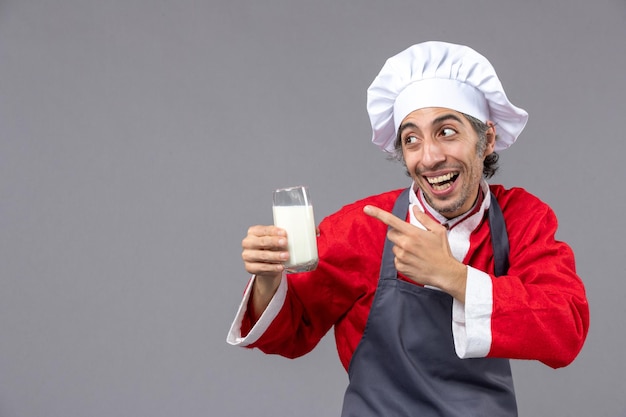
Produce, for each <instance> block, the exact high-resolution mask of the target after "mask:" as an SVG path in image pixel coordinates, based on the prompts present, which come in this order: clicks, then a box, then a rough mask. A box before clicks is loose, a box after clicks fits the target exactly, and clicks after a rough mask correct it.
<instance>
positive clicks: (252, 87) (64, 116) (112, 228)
mask: <svg viewBox="0 0 626 417" xmlns="http://www.w3.org/2000/svg"><path fill="white" fill-rule="evenodd" d="M625 23H626V3H625V2H624V0H598V1H593V2H590V1H586V0H585V1H583V0H549V1H538V0H530V1H523V2H522V1H501V0H481V1H473V2H469V1H452V0H439V1H432V0H429V1H407V0H404V1H402V0H388V1H384V2H383V1H372V0H368V1H365V0H364V1H351V0H346V1H336V0H332V1H331V0H317V1H315V2H312V1H311V2H305V1H292V0H271V1H264V2H262V1H256V0H228V1H226V0H224V1H219V2H218V1H215V0H213V1H200V0H178V1H163V0H160V1H158V0H157V1H148V0H112V1H96V0H57V1H38V0H21V1H18V0H1V1H0V416H2V417H57V416H58V417H67V416H93V417H100V416H118V417H122V416H153V417H156V416H244V415H255V416H321V415H324V416H333V415H338V414H339V410H340V406H341V399H342V394H343V390H344V388H345V385H346V381H347V378H346V375H345V372H344V371H343V369H342V368H341V366H340V364H339V361H338V359H337V357H336V354H335V350H334V346H333V339H332V335H329V336H328V337H326V338H325V339H324V340H323V341H322V343H321V344H320V345H319V346H318V348H317V349H316V350H315V351H314V352H312V353H311V354H310V355H308V356H306V357H304V358H301V359H299V360H295V361H291V360H287V359H283V358H279V357H274V356H266V355H263V354H261V353H259V352H257V351H247V350H244V349H237V348H232V347H229V346H227V345H226V343H225V336H226V331H227V329H228V327H229V324H230V322H231V320H232V318H233V316H234V314H235V310H236V305H237V303H238V300H239V297H240V295H241V293H242V291H243V288H244V286H245V283H246V281H247V279H248V277H247V274H246V273H245V271H244V270H243V266H242V264H241V262H240V252H241V247H240V242H241V239H242V238H243V236H244V235H245V232H246V230H247V227H248V226H249V225H251V224H255V223H270V222H271V208H270V205H271V191H272V189H273V188H275V187H277V186H286V185H293V184H298V183H304V184H308V185H309V186H310V187H311V190H312V193H313V198H314V201H315V209H316V215H317V217H318V220H319V219H321V218H322V217H323V216H325V215H327V214H329V213H331V212H333V211H335V210H336V209H338V208H339V207H341V206H342V205H344V204H346V203H349V202H351V201H353V200H355V199H357V198H360V197H364V196H366V195H369V194H372V193H377V192H381V191H384V190H387V189H391V188H398V187H403V186H406V185H407V179H406V177H405V176H404V173H403V169H402V168H401V166H400V165H398V164H394V163H391V162H388V161H386V160H385V157H384V155H383V154H382V153H380V152H379V151H378V150H377V149H376V148H375V147H374V146H373V145H371V143H370V142H369V140H370V130H369V125H368V120H367V116H366V112H365V90H366V88H367V86H368V85H369V83H370V82H371V80H372V79H373V77H374V76H375V75H376V73H377V72H378V70H379V69H380V67H381V66H382V64H383V62H384V60H385V59H386V58H387V57H389V56H391V55H393V54H395V53H396V52H399V51H400V50H402V49H404V48H406V47H408V46H409V45H411V44H413V43H416V42H420V41H424V40H429V39H438V40H446V41H452V42H460V43H467V44H469V45H471V46H473V47H474V48H476V49H477V50H479V51H480V52H482V53H483V54H485V55H486V56H488V57H489V58H490V59H491V61H492V62H493V64H494V65H495V67H496V68H497V69H498V72H499V75H500V77H501V79H502V81H503V83H504V85H505V87H506V89H507V92H508V95H509V97H510V98H511V99H512V100H513V102H514V103H516V104H517V105H519V106H521V107H523V108H525V109H526V110H528V111H529V113H530V122H529V125H528V127H527V129H526V130H525V132H524V133H523V134H522V136H521V138H520V139H519V141H518V143H516V144H515V145H514V146H513V147H512V148H511V149H509V150H507V151H505V152H503V153H502V170H501V173H499V174H498V176H497V177H496V178H495V180H494V181H495V182H500V183H504V184H505V185H507V186H514V185H516V186H522V187H525V188H527V189H529V190H530V191H532V192H534V193H535V194H536V195H538V196H539V197H540V198H542V199H544V200H545V201H547V202H548V203H550V204H551V205H552V206H553V208H554V210H555V211H556V213H557V215H558V216H559V218H560V225H561V228H560V233H559V237H560V238H561V239H563V240H566V241H568V242H569V243H570V244H571V245H572V246H573V248H574V249H575V252H576V254H577V261H578V268H579V272H580V274H581V276H582V277H583V278H584V281H585V282H586V285H587V289H588V296H589V300H590V304H591V313H592V316H591V317H592V325H591V331H590V333H589V338H588V340H587V344H586V346H585V348H584V350H583V351H582V353H581V354H580V356H579V357H578V359H577V360H576V361H575V362H574V363H573V364H572V365H571V366H570V367H568V368H565V369H561V370H557V371H555V370H551V369H549V368H547V367H545V366H543V365H540V364H538V363H533V362H514V363H513V369H514V375H515V383H516V387H517V391H518V398H519V408H520V413H521V415H522V416H556V417H558V416H626V396H625V395H624V382H623V380H624V377H625V376H626V359H624V351H625V350H626V332H625V328H626V326H625V325H624V317H625V316H626V307H625V306H626V304H625V303H624V300H625V294H626V277H625V274H624V272H625V267H624V250H625V249H626V248H625V245H624V239H623V238H624V234H625V233H626V227H625V220H624V214H623V213H624V210H625V208H626V207H625V205H626V196H625V194H624V178H625V174H626V168H625V166H624V163H623V161H624V157H625V156H624V151H625V150H626V146H625V145H624V140H625V139H624V137H625V135H624V131H625V127H624V120H625V119H624V115H625V113H626V106H625V104H624V96H625V94H626V77H625V75H624V71H625V70H624V68H625V67H626V42H625V40H626V36H625V35H626V24H625Z"/></svg>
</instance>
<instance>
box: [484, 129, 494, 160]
mask: <svg viewBox="0 0 626 417" xmlns="http://www.w3.org/2000/svg"><path fill="white" fill-rule="evenodd" d="M487 126H489V129H487V132H485V136H486V138H487V143H486V145H485V154H484V155H483V157H486V156H487V155H491V154H492V153H493V152H494V150H495V148H496V125H495V123H493V122H492V121H491V120H487Z"/></svg>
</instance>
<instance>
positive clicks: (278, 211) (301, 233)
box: [273, 206, 317, 271]
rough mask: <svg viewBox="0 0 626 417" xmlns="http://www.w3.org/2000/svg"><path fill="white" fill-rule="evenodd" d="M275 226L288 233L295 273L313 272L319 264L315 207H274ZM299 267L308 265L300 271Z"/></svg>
mask: <svg viewBox="0 0 626 417" xmlns="http://www.w3.org/2000/svg"><path fill="white" fill-rule="evenodd" d="M273 211H274V225H275V226H278V227H280V228H282V229H285V230H286V231H287V242H288V247H289V262H288V263H286V264H285V267H287V268H290V267H292V266H294V265H295V267H294V268H293V271H299V270H311V269H313V268H314V267H315V265H316V264H317V238H316V235H315V220H314V217H313V206H274V207H273ZM299 265H307V266H308V267H304V268H303V269H299V268H298V266H299Z"/></svg>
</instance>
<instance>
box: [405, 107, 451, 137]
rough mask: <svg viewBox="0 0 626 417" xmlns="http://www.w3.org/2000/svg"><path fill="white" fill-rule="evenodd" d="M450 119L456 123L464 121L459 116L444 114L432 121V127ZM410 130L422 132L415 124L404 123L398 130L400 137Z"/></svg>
mask: <svg viewBox="0 0 626 417" xmlns="http://www.w3.org/2000/svg"><path fill="white" fill-rule="evenodd" d="M450 119H452V120H455V121H457V122H459V123H461V124H463V121H462V120H461V118H460V117H459V116H457V115H456V114H452V113H448V114H444V115H442V116H439V117H437V118H436V119H435V120H433V121H432V123H431V124H430V125H431V126H436V125H438V124H442V123H443V122H445V121H446V120H450ZM408 128H413V129H417V130H420V128H419V126H417V125H416V124H415V123H411V122H408V123H404V124H402V125H400V129H398V137H400V136H402V132H404V131H405V130H406V129H408Z"/></svg>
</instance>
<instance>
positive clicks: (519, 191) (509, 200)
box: [489, 185, 557, 226]
mask: <svg viewBox="0 0 626 417" xmlns="http://www.w3.org/2000/svg"><path fill="white" fill-rule="evenodd" d="M489 188H490V189H491V192H492V193H493V195H495V197H496V199H497V200H498V204H499V205H500V207H501V209H502V213H503V215H504V218H505V220H506V223H507V226H510V225H514V224H518V225H527V224H529V223H534V224H540V223H543V222H548V223H552V224H554V226H556V222H557V219H556V216H555V214H554V212H553V210H552V208H551V207H550V206H549V205H548V204H547V203H545V202H544V201H542V200H541V199H539V197H537V196H535V195H533V194H531V193H529V192H528V191H526V190H525V189H523V188H521V187H513V188H509V189H507V188H504V186H502V185H489Z"/></svg>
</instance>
